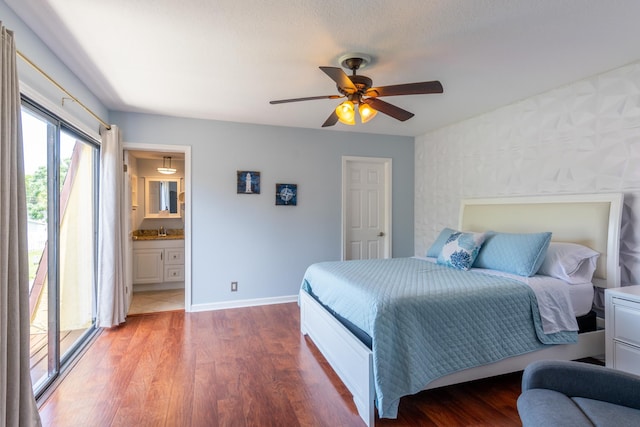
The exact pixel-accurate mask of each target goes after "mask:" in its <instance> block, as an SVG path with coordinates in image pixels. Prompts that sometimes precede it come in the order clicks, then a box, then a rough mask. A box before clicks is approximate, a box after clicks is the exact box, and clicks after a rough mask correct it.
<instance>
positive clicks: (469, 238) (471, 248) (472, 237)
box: [438, 232, 485, 270]
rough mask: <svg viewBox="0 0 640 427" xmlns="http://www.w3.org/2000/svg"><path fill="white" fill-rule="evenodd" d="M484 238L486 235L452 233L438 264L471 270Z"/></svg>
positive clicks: (443, 248)
mask: <svg viewBox="0 0 640 427" xmlns="http://www.w3.org/2000/svg"><path fill="white" fill-rule="evenodd" d="M484 238H485V234H484V233H462V232H456V233H452V234H451V236H449V238H448V239H447V241H446V242H445V244H444V246H443V247H442V251H441V252H440V255H438V264H442V265H446V266H448V267H453V268H457V269H458V270H468V269H470V268H471V266H472V265H473V261H474V260H475V259H476V257H477V256H478V252H480V248H481V247H482V243H483V242H484Z"/></svg>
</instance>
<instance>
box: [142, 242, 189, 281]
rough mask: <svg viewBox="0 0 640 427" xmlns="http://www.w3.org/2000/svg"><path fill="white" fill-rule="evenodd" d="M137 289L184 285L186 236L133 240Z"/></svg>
mask: <svg viewBox="0 0 640 427" xmlns="http://www.w3.org/2000/svg"><path fill="white" fill-rule="evenodd" d="M133 285H134V291H146V290H161V289H180V288H184V240H143V241H134V242H133Z"/></svg>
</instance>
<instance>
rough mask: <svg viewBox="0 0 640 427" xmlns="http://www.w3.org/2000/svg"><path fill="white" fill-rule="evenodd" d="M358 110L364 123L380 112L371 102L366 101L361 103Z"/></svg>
mask: <svg viewBox="0 0 640 427" xmlns="http://www.w3.org/2000/svg"><path fill="white" fill-rule="evenodd" d="M358 112H359V113H360V120H362V123H367V122H368V121H369V120H371V119H373V118H374V117H375V116H376V114H378V110H375V109H374V108H373V107H371V106H370V105H369V104H365V103H361V104H360V106H359V107H358Z"/></svg>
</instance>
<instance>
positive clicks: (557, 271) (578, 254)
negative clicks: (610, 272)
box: [538, 242, 600, 285]
mask: <svg viewBox="0 0 640 427" xmlns="http://www.w3.org/2000/svg"><path fill="white" fill-rule="evenodd" d="M599 256H600V254H599V253H598V252H596V251H594V250H593V249H591V248H588V247H586V246H582V245H578V244H576V243H563V242H551V243H550V244H549V249H547V255H546V256H545V258H544V261H543V262H542V265H541V266H540V269H539V270H538V274H543V275H545V276H551V277H556V278H558V279H561V280H564V281H565V282H567V283H570V284H572V285H576V284H580V283H589V282H591V279H593V273H594V272H595V271H596V263H597V261H598V257H599Z"/></svg>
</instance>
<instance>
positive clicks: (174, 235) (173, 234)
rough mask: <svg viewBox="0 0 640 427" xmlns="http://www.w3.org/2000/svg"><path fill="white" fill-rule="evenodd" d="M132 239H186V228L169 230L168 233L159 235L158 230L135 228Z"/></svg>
mask: <svg viewBox="0 0 640 427" xmlns="http://www.w3.org/2000/svg"><path fill="white" fill-rule="evenodd" d="M131 240H184V230H182V229H174V230H171V229H169V230H167V234H166V235H159V234H158V230H135V231H134V232H133V233H131Z"/></svg>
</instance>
